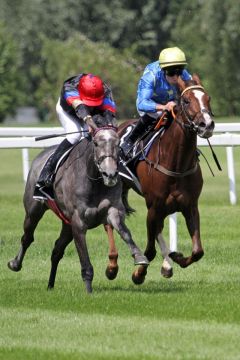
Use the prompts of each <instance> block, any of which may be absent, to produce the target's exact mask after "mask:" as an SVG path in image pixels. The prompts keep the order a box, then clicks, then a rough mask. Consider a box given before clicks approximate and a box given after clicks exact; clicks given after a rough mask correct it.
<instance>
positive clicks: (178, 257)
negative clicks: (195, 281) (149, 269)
mask: <svg viewBox="0 0 240 360" xmlns="http://www.w3.org/2000/svg"><path fill="white" fill-rule="evenodd" d="M169 257H170V258H171V259H172V260H173V261H174V262H175V263H177V264H178V265H180V266H181V268H185V267H187V266H188V265H189V264H188V263H187V259H188V258H185V257H184V256H183V254H182V253H180V252H175V251H174V252H171V253H170V254H169Z"/></svg>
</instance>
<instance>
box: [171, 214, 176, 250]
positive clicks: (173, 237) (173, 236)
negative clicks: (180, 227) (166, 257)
mask: <svg viewBox="0 0 240 360" xmlns="http://www.w3.org/2000/svg"><path fill="white" fill-rule="evenodd" d="M169 248H170V251H177V213H176V212H175V213H174V214H171V215H170V216H169Z"/></svg>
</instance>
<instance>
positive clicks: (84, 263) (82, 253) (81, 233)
mask: <svg viewBox="0 0 240 360" xmlns="http://www.w3.org/2000/svg"><path fill="white" fill-rule="evenodd" d="M72 232H73V238H74V242H75V246H76V249H77V252H78V256H79V260H80V264H81V274H82V279H83V281H84V283H85V286H86V290H87V292H88V293H91V292H92V280H93V266H92V264H91V261H90V257H89V254H88V249H87V243H86V230H83V228H82V227H79V226H76V225H75V224H74V223H72Z"/></svg>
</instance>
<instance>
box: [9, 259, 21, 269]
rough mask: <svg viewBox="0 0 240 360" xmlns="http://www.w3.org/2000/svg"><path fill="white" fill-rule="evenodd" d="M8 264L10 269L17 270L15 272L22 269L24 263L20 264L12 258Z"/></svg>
mask: <svg viewBox="0 0 240 360" xmlns="http://www.w3.org/2000/svg"><path fill="white" fill-rule="evenodd" d="M7 265H8V268H9V269H10V270H12V271H15V272H18V271H20V270H21V268H22V265H19V264H18V262H17V261H16V260H15V259H13V260H10V261H9V262H8V264H7Z"/></svg>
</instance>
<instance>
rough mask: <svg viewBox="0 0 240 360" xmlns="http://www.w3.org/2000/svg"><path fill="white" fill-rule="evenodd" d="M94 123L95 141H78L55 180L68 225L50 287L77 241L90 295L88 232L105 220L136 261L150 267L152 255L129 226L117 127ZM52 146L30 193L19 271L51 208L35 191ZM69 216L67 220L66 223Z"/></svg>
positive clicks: (39, 162) (34, 170)
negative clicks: (145, 252)
mask: <svg viewBox="0 0 240 360" xmlns="http://www.w3.org/2000/svg"><path fill="white" fill-rule="evenodd" d="M91 127H92V134H93V135H92V140H91V139H88V138H85V139H83V140H82V141H80V143H79V144H78V145H76V146H75V147H74V148H73V149H72V150H71V152H70V154H69V155H68V158H67V160H66V161H65V162H64V163H63V164H62V165H61V166H60V168H59V170H58V172H57V173H56V177H55V182H54V188H53V191H54V199H55V201H56V204H57V207H58V209H60V210H61V214H62V215H63V220H62V229H61V232H60V236H59V238H58V239H57V240H56V242H55V246H54V249H53V251H52V256H51V264H52V266H51V273H50V277H49V282H48V288H49V289H51V288H53V287H54V283H55V277H56V272H57V267H58V263H59V261H60V259H61V258H62V257H63V254H64V249H65V248H66V246H67V245H68V244H69V243H70V242H71V241H72V239H74V242H75V246H76V249H77V252H78V256H79V260H80V264H81V274H82V279H83V281H84V282H85V286H86V290H87V292H88V293H91V292H92V280H93V266H92V264H91V261H90V257H89V253H88V248H87V241H86V233H87V230H88V229H92V228H95V227H97V226H99V225H101V224H103V225H105V226H112V227H113V228H114V229H115V230H116V231H117V232H118V233H119V235H120V236H121V238H122V239H123V240H124V241H125V242H126V243H127V245H128V246H129V248H130V252H131V255H132V257H133V258H134V263H135V265H145V266H147V265H148V260H147V258H146V257H145V256H144V255H143V253H142V252H141V250H140V249H139V248H138V247H137V245H136V244H135V242H134V241H133V239H132V236H131V233H130V231H129V229H128V228H127V226H126V224H125V208H124V206H123V203H122V199H121V193H122V184H121V180H120V178H119V176H118V171H117V166H118V151H119V137H118V135H117V131H116V129H115V128H114V127H113V126H104V127H100V128H99V127H96V126H95V125H94V126H93V124H92V125H91ZM52 151H53V149H52V148H49V149H47V150H44V151H43V152H41V153H40V154H39V155H38V156H37V157H36V158H35V160H34V161H33V163H32V166H31V169H30V172H29V175H28V180H27V184H26V188H25V193H24V199H23V200H24V207H25V212H26V214H25V220H24V234H23V236H22V238H21V246H20V250H19V252H18V254H17V255H16V257H15V258H14V259H12V260H10V261H9V262H8V267H9V268H10V269H11V270H13V271H19V270H21V267H22V262H23V259H24V256H25V253H26V251H27V249H28V247H29V246H30V244H31V243H32V242H33V241H34V231H35V229H36V227H37V225H38V223H39V221H40V219H41V218H42V216H43V214H44V213H45V211H46V210H48V209H49V206H48V202H47V201H46V200H41V201H36V200H35V199H33V193H34V188H35V184H36V181H37V179H38V176H39V173H40V170H41V168H42V166H43V164H44V162H45V161H46V160H47V158H48V156H49V155H50V154H51V153H52ZM66 220H67V221H66Z"/></svg>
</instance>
